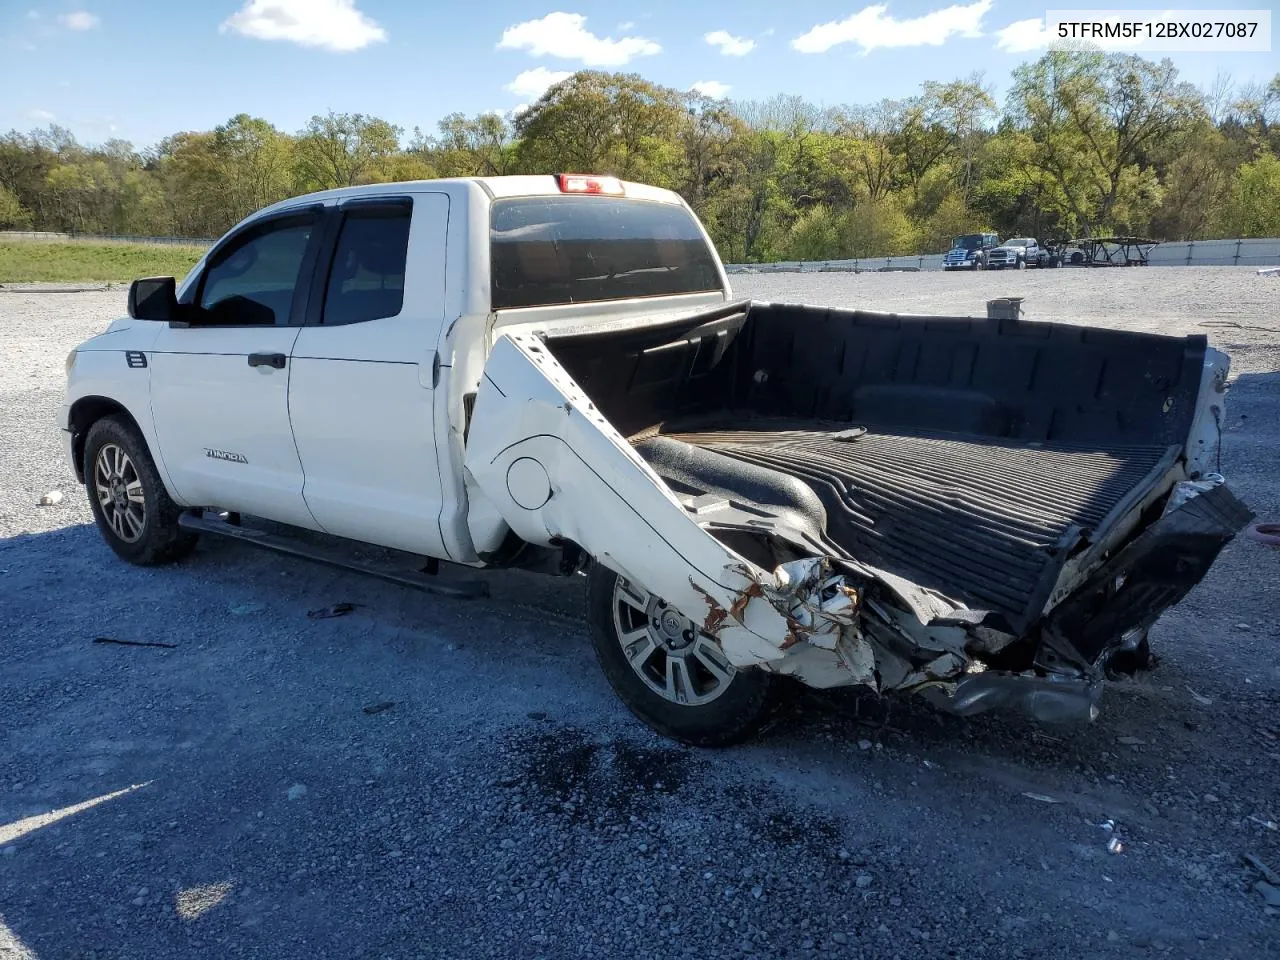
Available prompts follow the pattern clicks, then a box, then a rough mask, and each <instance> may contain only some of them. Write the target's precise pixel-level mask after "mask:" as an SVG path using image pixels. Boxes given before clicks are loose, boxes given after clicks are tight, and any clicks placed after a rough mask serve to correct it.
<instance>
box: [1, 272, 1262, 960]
mask: <svg viewBox="0 0 1280 960" xmlns="http://www.w3.org/2000/svg"><path fill="white" fill-rule="evenodd" d="M733 279H734V286H735V290H736V292H738V293H740V294H743V295H750V296H755V297H757V298H760V299H770V300H791V301H807V302H822V303H830V304H834V305H841V306H862V307H868V308H873V309H897V310H901V311H903V312H943V311H950V312H963V313H981V312H982V310H983V303H984V301H985V300H986V299H988V298H989V297H992V296H997V295H1019V296H1025V297H1027V305H1026V309H1027V313H1028V316H1030V317H1031V318H1034V319H1053V320H1079V321H1081V322H1093V323H1102V324H1108V325H1116V326H1123V327H1127V328H1130V329H1144V330H1159V331H1165V332H1171V333H1193V332H1200V333H1207V334H1208V336H1209V338H1210V341H1211V343H1213V344H1214V345H1215V346H1218V347H1219V348H1221V349H1225V350H1226V351H1228V352H1229V353H1231V354H1232V356H1233V359H1234V369H1233V382H1232V388H1231V394H1230V397H1229V416H1228V419H1227V423H1226V432H1225V435H1224V449H1223V472H1224V473H1226V474H1227V475H1228V477H1229V479H1230V480H1231V482H1232V484H1233V487H1234V488H1235V489H1236V491H1237V492H1238V493H1239V494H1240V495H1242V496H1243V497H1244V498H1245V499H1246V500H1247V501H1248V502H1249V503H1250V505H1251V506H1252V507H1253V509H1254V510H1255V511H1256V512H1257V513H1258V514H1259V515H1260V516H1262V517H1266V518H1270V519H1280V485H1277V483H1276V480H1275V476H1274V473H1275V471H1276V469H1277V466H1278V464H1277V458H1276V456H1275V453H1274V451H1275V450H1276V449H1277V442H1278V441H1280V373H1277V370H1280V317H1277V304H1278V303H1280V281H1278V280H1275V279H1269V278H1260V277H1257V276H1256V275H1255V274H1254V273H1253V272H1252V271H1250V270H1233V269H1228V268H1217V269H1215V268H1186V269H1154V268H1153V269H1148V270H1114V271H1106V270H1100V271H1082V270H1057V271H1045V272H1038V271H1027V272H1023V273H983V274H977V275H973V276H957V275H950V274H937V273H924V274H862V275H840V274H823V275H810V276H798V275H754V276H753V275H746V276H737V277H735V278H733ZM123 308H124V293H123V291H111V292H106V293H76V294H35V293H28V292H12V291H5V292H0V358H2V360H0V398H2V402H3V410H4V414H5V418H4V428H3V430H0V493H2V495H0V636H3V642H2V643H0V958H5V960H10V958H17V957H21V958H24V960H25V958H28V957H32V956H34V957H38V958H41V960H50V958H64V957H127V958H149V957H186V956H201V957H203V956H217V957H264V958H303V957H311V956H333V957H369V958H386V957H395V958H399V957H520V958H535V957H547V958H552V957H589V958H598V957H614V956H627V957H675V956H688V957H729V956H758V957H813V956H827V957H859V956H860V957H911V958H919V957H972V958H984V957H996V956H1011V957H1043V958H1064V960H1065V958H1079V957H1130V956H1140V957H1147V956H1155V957H1166V956H1167V957H1205V958H1228V957H1239V958H1262V957H1275V956H1280V910H1278V909H1277V908H1275V907H1268V906H1267V905H1266V903H1265V902H1264V899H1263V896H1262V894H1260V893H1259V892H1258V891H1257V890H1255V888H1254V885H1255V883H1256V881H1258V880H1259V879H1260V876H1261V874H1260V873H1259V872H1258V869H1257V868H1256V867H1254V866H1251V865H1249V864H1247V863H1246V862H1244V861H1243V859H1242V858H1243V857H1244V856H1245V855H1247V854H1252V855H1254V856H1256V857H1257V858H1258V859H1259V860H1260V861H1262V862H1263V863H1265V864H1269V865H1270V866H1271V867H1273V868H1275V869H1277V870H1280V829H1278V827H1280V763H1278V761H1280V656H1278V654H1280V627H1278V626H1277V623H1278V621H1280V590H1278V589H1277V588H1278V587H1280V551H1274V550H1271V549H1269V548H1266V547H1263V546H1260V545H1258V544H1256V543H1253V542H1250V541H1244V540H1238V541H1237V542H1235V543H1233V544H1232V545H1231V546H1230V547H1229V548H1228V549H1227V551H1226V552H1225V553H1224V555H1223V557H1222V559H1221V560H1220V561H1219V563H1218V565H1217V566H1216V567H1215V568H1214V570H1213V572H1212V573H1211V575H1210V577H1209V578H1208V579H1207V580H1206V582H1205V583H1203V584H1202V585H1201V586H1200V587H1198V588H1197V589H1196V590H1195V591H1194V592H1193V594H1192V595H1191V596H1190V597H1189V598H1188V599H1187V600H1186V601H1185V602H1184V603H1183V604H1182V605H1180V606H1179V607H1178V608H1176V609H1175V610H1173V611H1171V612H1170V613H1169V614H1168V615H1167V616H1166V617H1165V618H1164V619H1163V620H1162V621H1161V622H1160V623H1159V624H1158V626H1157V628H1156V630H1155V632H1154V635H1153V644H1154V646H1155V648H1156V649H1157V652H1158V653H1159V654H1160V656H1161V664H1160V666H1159V667H1158V669H1156V670H1155V671H1153V672H1151V673H1149V674H1146V675H1143V676H1141V677H1140V678H1138V679H1136V680H1132V681H1125V682H1121V683H1116V684H1114V685H1111V686H1110V687H1109V688H1108V691H1107V693H1106V696H1105V698H1104V702H1103V712H1102V716H1101V717H1100V719H1099V720H1098V721H1097V723H1095V724H1094V725H1092V726H1091V727H1088V728H1066V729H1060V728H1042V727H1038V726H1036V725H1035V724H1033V723H1031V722H1030V721H1025V720H1023V719H1021V718H1018V717H981V718H977V719H975V720H971V721H960V720H956V719H953V718H950V717H946V716H942V715H940V714H937V713H935V712H934V711H932V710H930V709H929V708H927V707H926V706H924V705H922V704H919V703H914V702H905V701H893V702H879V701H876V700H875V699H874V698H870V697H866V696H858V695H838V696H835V695H817V694H811V693H799V692H797V693H796V694H795V695H794V696H793V697H792V698H790V699H789V701H788V702H787V703H786V705H785V706H784V708H783V709H782V711H781V712H780V714H779V717H778V719H777V721H776V722H775V723H774V724H773V725H772V727H771V728H769V729H768V730H767V731H766V732H765V733H764V735H762V736H761V737H760V738H759V740H757V741H756V742H754V743H751V744H748V745H746V746H743V747H739V748H735V749H732V750H726V751H720V752H708V751H696V750H689V749H686V748H684V747H680V746H677V745H674V744H671V743H669V742H666V741H664V740H662V739H660V738H658V737H656V736H653V735H651V734H649V733H648V732H647V730H645V729H644V728H643V727H641V726H640V725H639V724H638V723H637V722H635V721H633V720H632V719H631V717H630V715H629V714H628V713H626V711H625V710H624V708H623V707H622V706H621V705H620V704H619V703H618V702H617V701H616V700H615V699H614V698H613V696H612V694H611V692H610V691H609V689H608V687H607V685H606V683H605V681H604V679H603V677H602V676H601V675H600V673H599V671H598V669H597V668H596V666H595V663H594V660H593V658H592V654H591V650H590V646H589V642H588V639H587V636H586V631H585V630H584V628H583V625H582V621H581V618H580V615H579V608H580V606H581V601H582V589H581V583H580V582H577V581H575V582H567V583H566V582H562V581H540V580H536V579H533V578H531V577H527V576H523V575H517V574H503V575H495V576H492V577H491V583H492V587H493V597H492V599H489V600H480V601H457V600H442V599H436V598H432V597H428V596H424V595H421V594H417V593H413V592H410V591H405V590H401V589H397V588H395V587H391V586H387V585H383V584H380V583H376V582H372V581H367V580H364V579H361V578H358V577H356V576H352V575H347V574H344V573H340V572H335V571H331V570H327V569H323V568H316V567H313V566H310V565H306V564H303V563H300V562H291V561H284V560H281V559H277V558H274V557H272V556H269V555H264V554H259V553H254V552H251V551H249V550H248V549H245V548H241V547H238V546H235V545H232V544H224V543H216V542H209V543H205V544H202V545H201V547H200V549H199V550H198V551H197V552H196V554H195V556H194V557H193V558H192V559H191V560H190V561H188V562H186V563H184V564H182V565H180V566H177V567H172V568H163V569H154V570H140V569H135V568H131V567H128V566H126V565H124V564H123V563H121V562H119V561H117V560H116V559H115V558H114V556H113V555H112V554H110V552H109V551H108V550H107V548H106V546H105V545H104V544H103V543H102V542H101V541H100V540H99V537H98V535H97V533H96V531H95V530H94V529H93V528H92V526H91V525H90V515H89V510H88V506H87V503H86V501H85V497H84V492H83V490H82V489H81V488H80V487H78V486H76V485H75V483H74V480H73V478H72V476H71V474H70V470H69V468H68V467H67V466H66V465H65V463H64V462H63V459H62V450H61V443H60V435H59V433H58V430H57V425H56V417H57V411H58V407H59V404H60V403H61V391H62V379H63V366H62V360H63V357H64V356H65V354H66V352H67V351H68V350H69V349H70V348H71V347H73V346H74V345H75V344H76V343H77V342H79V341H80V340H81V339H83V338H84V337H86V336H88V335H90V334H92V333H94V332H96V331H98V330H100V329H102V328H103V327H104V326H105V324H106V323H107V322H108V321H109V320H110V319H111V318H112V317H114V316H115V315H117V314H119V313H120V312H122V311H123ZM54 489H57V490H61V491H62V492H63V493H64V494H65V495H66V496H65V499H64V500H63V501H62V502H61V503H59V504H57V505H56V506H52V507H38V506H36V502H37V500H38V499H39V497H40V496H41V495H42V494H44V493H45V492H47V491H49V490H54ZM336 601H350V602H354V603H358V604H360V605H361V606H360V607H359V608H358V609H357V610H356V611H355V612H354V613H353V614H352V615H350V616H347V617H343V618H340V619H332V620H318V621H317V620H309V619H308V618H307V616H306V613H307V611H309V610H313V609H316V608H318V607H322V606H325V605H327V604H330V603H334V602H336ZM233 610H234V611H242V612H239V613H237V612H233ZM243 611H248V612H243ZM99 636H107V637H113V638H119V639H131V640H140V641H160V642H165V643H171V644H176V646H175V647H173V648H161V647H126V646H112V645H100V644H94V643H92V641H93V639H94V638H95V637H99ZM388 703H393V704H394V705H393V706H390V707H389V708H386V709H381V710H374V711H372V712H370V711H366V710H365V709H364V708H366V707H375V706H384V707H385V705H386V704H388ZM1046 798H1047V799H1046ZM1049 800H1052V801H1053V802H1049ZM1104 824H1107V825H1109V826H1104ZM1113 839H1118V841H1119V846H1120V852H1116V853H1113V852H1109V850H1108V843H1109V842H1110V841H1112V840H1113Z"/></svg>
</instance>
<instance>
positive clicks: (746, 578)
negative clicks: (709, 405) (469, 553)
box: [466, 334, 875, 686]
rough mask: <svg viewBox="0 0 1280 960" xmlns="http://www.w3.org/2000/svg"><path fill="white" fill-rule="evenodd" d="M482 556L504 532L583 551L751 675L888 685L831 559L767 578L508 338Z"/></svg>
mask: <svg viewBox="0 0 1280 960" xmlns="http://www.w3.org/2000/svg"><path fill="white" fill-rule="evenodd" d="M466 477H467V485H468V493H469V497H470V510H471V512H470V525H471V528H472V529H471V533H472V537H473V538H474V540H475V542H476V543H486V542H494V541H495V539H500V538H501V530H500V529H490V528H491V527H494V526H495V522H496V521H497V520H498V518H501V521H502V523H503V525H504V526H505V525H509V526H510V528H511V529H512V530H514V531H515V533H516V534H518V535H519V536H520V537H522V538H523V539H525V540H527V541H529V542H530V543H535V544H553V543H557V542H565V541H568V542H572V543H575V544H577V545H578V546H580V547H581V548H582V549H583V550H585V551H586V552H587V553H589V554H591V555H592V556H593V557H595V558H596V560H597V561H598V562H600V563H603V564H604V565H605V566H607V567H610V568H611V569H613V570H616V571H617V572H618V573H620V574H622V575H623V576H624V577H626V578H627V579H629V580H634V581H636V582H637V583H643V584H644V585H645V586H646V588H647V589H649V590H650V591H651V592H652V593H655V594H657V595H658V596H661V597H663V598H664V599H665V600H666V601H667V602H668V603H670V604H672V605H673V606H674V607H676V608H677V609H679V610H683V611H687V612H688V614H689V615H690V616H691V617H692V618H693V619H694V620H695V622H699V623H700V624H701V625H702V627H703V629H704V630H706V631H707V632H708V633H711V634H714V635H715V636H717V637H718V638H719V640H720V643H721V646H722V648H723V649H724V653H725V656H726V658H727V659H728V660H729V662H730V663H732V664H733V665H734V666H737V667H746V666H754V665H765V666H767V667H768V668H769V669H783V668H782V666H781V664H782V662H784V661H787V660H788V659H790V658H791V657H792V653H793V651H795V650H797V649H800V648H804V647H808V648H811V649H813V650H815V651H820V653H819V654H817V655H810V654H803V655H801V656H799V657H795V658H794V659H793V660H792V663H791V664H789V665H788V666H787V667H786V668H785V672H792V673H796V674H797V675H801V676H802V677H803V678H804V679H806V680H807V681H808V680H809V679H810V677H811V676H812V675H814V673H815V672H822V671H818V667H817V663H818V662H821V663H822V664H823V665H824V669H825V672H826V675H825V676H824V677H823V678H822V679H824V680H825V681H826V682H825V685H828V686H829V685H833V683H834V682H837V681H838V682H842V683H871V684H872V685H875V656H874V651H873V650H872V647H871V645H870V644H869V643H868V641H867V639H866V638H865V637H863V636H862V634H861V633H860V631H859V628H858V626H857V620H858V613H859V607H860V601H861V596H860V589H861V588H860V587H859V586H858V585H857V584H856V583H855V582H854V580H853V578H851V577H849V576H847V575H846V574H845V573H843V572H841V571H840V570H838V569H836V568H835V567H833V566H832V563H831V561H830V560H827V559H824V558H808V559H804V560H798V561H794V562H792V563H785V564H783V565H781V566H779V567H778V568H776V569H774V570H765V569H763V568H762V567H760V566H758V565H756V564H753V563H751V562H749V561H747V560H745V559H744V558H743V557H741V556H739V555H738V554H736V553H734V552H733V551H732V550H730V549H729V548H728V547H726V546H725V545H724V544H723V543H721V542H720V541H719V540H718V539H716V538H715V537H714V536H713V535H712V534H711V533H709V532H708V531H707V530H705V529H703V527H701V526H699V524H698V523H697V521H696V519H695V518H694V517H693V516H692V515H691V514H690V512H689V510H688V509H687V507H686V506H685V505H684V504H682V503H681V502H680V500H679V499H678V498H677V497H676V496H675V495H674V494H673V493H672V492H671V490H670V489H669V488H668V487H667V486H666V484H665V483H663V481H662V480H661V479H660V478H659V477H658V476H657V474H656V473H655V472H654V471H653V470H652V468H650V466H649V465H648V464H647V463H646V462H645V461H644V460H643V459H642V458H641V457H640V456H639V455H638V454H637V453H636V452H635V450H634V449H633V448H632V446H631V445H630V444H629V443H628V442H627V441H626V439H625V438H623V437H622V436H621V435H620V434H619V433H618V432H617V431H616V430H615V429H614V428H613V427H612V426H611V425H610V424H609V422H608V421H607V420H605V418H604V417H603V416H602V415H601V414H600V413H599V411H598V410H597V409H596V408H595V406H594V405H593V404H592V402H591V401H590V400H589V399H588V398H587V397H586V395H585V394H584V393H583V392H582V390H581V389H580V388H579V387H578V385H577V384H576V383H574V382H573V380H572V379H571V378H570V377H569V375H568V374H567V373H566V372H565V371H564V369H563V368H562V367H561V366H560V364H559V363H558V362H557V361H556V360H555V358H554V357H552V356H551V355H550V353H549V352H547V350H546V348H545V347H544V346H543V345H542V344H541V342H540V341H539V340H538V339H537V338H536V337H534V336H531V335H526V334H507V335H503V336H500V337H498V339H497V340H496V342H495V343H494V345H493V349H492V351H491V353H490V355H489V360H488V363H487V364H486V366H485V376H484V379H483V380H482V381H481V384H480V388H479V391H478V393H477V397H476V402H475V409H474V413H473V415H472V421H471V427H470V430H469V433H468V441H467V460H466Z"/></svg>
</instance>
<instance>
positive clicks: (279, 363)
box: [249, 353, 285, 370]
mask: <svg viewBox="0 0 1280 960" xmlns="http://www.w3.org/2000/svg"><path fill="white" fill-rule="evenodd" d="M284 363H285V356H284V354H283V353H251V354H249V366H251V367H272V368H274V369H276V370H283V369H284Z"/></svg>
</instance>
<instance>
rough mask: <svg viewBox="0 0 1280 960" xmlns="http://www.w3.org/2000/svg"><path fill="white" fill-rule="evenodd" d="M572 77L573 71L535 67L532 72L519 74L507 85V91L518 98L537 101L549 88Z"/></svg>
mask: <svg viewBox="0 0 1280 960" xmlns="http://www.w3.org/2000/svg"><path fill="white" fill-rule="evenodd" d="M572 76H573V71H572V70H548V69H547V68H546V67H534V68H533V69H532V70H526V71H525V72H524V73H521V74H517V75H516V78H515V79H514V80H512V81H511V82H510V83H508V84H507V89H508V90H510V91H511V92H512V93H514V94H515V95H516V96H517V97H523V98H524V99H526V100H537V99H538V98H539V97H540V96H542V95H543V94H544V93H546V92H547V90H548V89H549V88H551V87H553V86H555V85H556V84H557V83H559V82H560V81H561V80H568V79H569V78H570V77H572Z"/></svg>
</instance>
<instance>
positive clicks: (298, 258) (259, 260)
mask: <svg viewBox="0 0 1280 960" xmlns="http://www.w3.org/2000/svg"><path fill="white" fill-rule="evenodd" d="M314 228H315V217H314V216H305V217H289V218H286V219H281V220H275V221H271V222H268V223H266V224H263V225H262V226H261V227H258V228H252V229H250V230H247V231H246V232H245V233H244V234H242V235H241V236H240V237H237V238H236V239H235V240H234V241H233V242H232V243H231V244H230V245H228V246H227V247H226V249H224V250H221V251H219V252H218V254H217V255H216V257H215V259H214V260H213V261H212V262H211V263H210V264H209V266H208V267H207V268H206V270H205V273H204V277H203V278H201V281H200V296H199V305H200V310H199V313H198V314H197V319H196V322H197V323H198V324H199V325H201V326H205V325H208V326H284V325H286V324H288V323H289V318H290V314H291V312H292V310H293V299H294V293H295V290H296V289H297V287H298V274H299V273H300V272H301V270H302V263H303V260H304V258H305V257H306V253H307V245H308V244H309V243H310V242H311V234H312V231H313V230H314Z"/></svg>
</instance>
